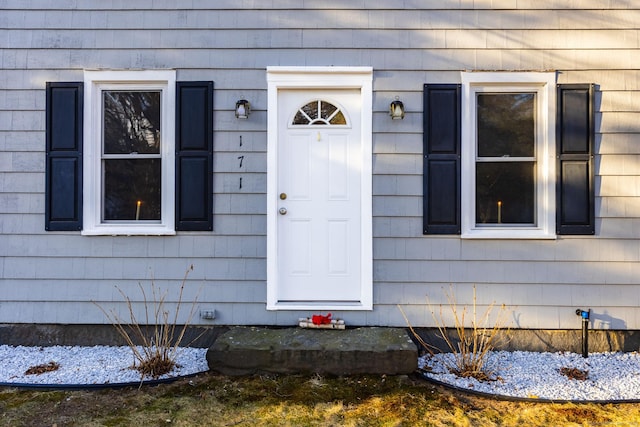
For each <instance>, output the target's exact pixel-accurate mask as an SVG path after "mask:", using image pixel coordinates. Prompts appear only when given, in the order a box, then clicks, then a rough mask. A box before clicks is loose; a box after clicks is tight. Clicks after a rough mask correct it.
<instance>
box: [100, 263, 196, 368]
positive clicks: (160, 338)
mask: <svg viewBox="0 0 640 427" xmlns="http://www.w3.org/2000/svg"><path fill="white" fill-rule="evenodd" d="M192 270H193V265H191V266H189V268H188V269H187V271H186V272H185V275H184V278H183V279H182V283H181V285H180V292H179V296H178V301H177V303H176V307H175V311H174V313H173V316H171V314H170V311H169V310H168V309H167V307H166V297H167V293H168V290H165V291H161V290H160V289H158V287H157V286H156V285H155V282H154V281H153V280H152V281H151V294H152V300H151V301H149V300H148V299H147V294H146V292H145V291H144V288H143V287H142V285H141V284H138V286H139V288H140V291H141V292H142V297H143V303H144V313H145V319H144V323H143V324H141V322H140V321H139V319H138V318H137V317H136V315H135V313H134V309H133V303H132V302H131V299H130V298H129V297H128V296H127V295H126V294H125V293H124V292H123V291H122V290H121V289H120V288H119V287H117V286H116V289H118V292H119V293H120V295H122V296H123V298H124V299H125V301H126V303H127V308H128V311H129V322H125V321H124V320H123V319H122V318H121V317H120V316H119V315H118V314H117V313H116V312H115V310H113V309H111V310H109V311H107V310H105V309H104V308H102V307H101V306H100V305H99V304H96V303H94V304H96V305H97V306H98V308H100V310H101V311H102V312H103V313H104V315H105V316H106V317H107V319H108V320H109V322H111V324H112V325H113V326H114V327H115V328H116V330H117V331H118V333H119V335H120V336H121V337H122V338H123V339H124V340H125V342H126V343H127V345H128V346H129V347H130V348H131V351H132V352H133V356H134V359H135V361H134V365H133V368H135V369H136V370H137V371H138V372H140V375H141V376H142V378H144V377H145V376H150V377H152V378H158V377H160V376H162V375H164V374H167V373H169V372H171V370H172V369H173V368H174V367H175V366H176V358H177V355H178V352H179V349H180V343H181V342H182V340H183V338H184V335H185V332H186V330H187V327H188V326H189V324H190V323H191V320H192V319H193V315H194V313H195V310H196V303H197V300H198V299H197V297H196V298H195V300H194V301H193V302H192V305H191V310H190V312H189V314H188V315H187V319H186V321H185V322H184V324H183V325H182V327H181V328H178V326H177V323H178V315H179V313H180V309H181V308H182V303H183V301H182V298H183V292H184V287H185V284H186V281H187V277H188V275H189V272H190V271H192ZM136 343H140V344H139V345H137V344H136Z"/></svg>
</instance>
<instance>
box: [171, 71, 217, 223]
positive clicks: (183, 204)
mask: <svg viewBox="0 0 640 427" xmlns="http://www.w3.org/2000/svg"><path fill="white" fill-rule="evenodd" d="M176 98H177V99H176V230H192V231H196V230H213V82H178V83H177V85H176Z"/></svg>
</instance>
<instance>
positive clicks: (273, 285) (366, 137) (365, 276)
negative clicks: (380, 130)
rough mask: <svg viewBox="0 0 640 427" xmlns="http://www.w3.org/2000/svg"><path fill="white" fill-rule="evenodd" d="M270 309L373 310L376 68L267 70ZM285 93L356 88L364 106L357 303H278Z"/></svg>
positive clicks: (268, 307) (268, 272)
mask: <svg viewBox="0 0 640 427" xmlns="http://www.w3.org/2000/svg"><path fill="white" fill-rule="evenodd" d="M267 87H268V103H267V310H372V309H373V231H372V230H373V220H372V215H373V211H372V112H373V68H372V67H281V66H278V67H267ZM281 89H358V90H359V91H360V98H361V99H360V101H361V107H362V108H361V110H360V111H361V118H360V122H361V133H360V135H361V144H360V146H361V150H362V152H361V155H362V174H361V186H360V189H361V191H360V197H361V233H360V236H361V245H360V248H361V253H360V266H361V272H360V277H361V283H360V300H359V301H357V302H355V303H329V304H328V303H326V302H323V303H314V302H313V301H309V302H301V303H297V302H296V303H290V302H288V303H287V302H282V301H279V300H278V265H277V259H276V258H277V253H278V248H277V244H278V242H277V235H278V228H277V227H278V221H277V219H278V218H277V215H278V213H277V201H278V199H277V191H278V189H277V184H278V181H277V178H278V174H277V171H278V108H279V106H278V92H279V90H281Z"/></svg>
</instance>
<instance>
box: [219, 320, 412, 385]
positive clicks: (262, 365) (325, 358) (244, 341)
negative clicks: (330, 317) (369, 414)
mask: <svg viewBox="0 0 640 427" xmlns="http://www.w3.org/2000/svg"><path fill="white" fill-rule="evenodd" d="M417 360H418V349H417V347H416V345H415V344H414V343H413V341H412V340H411V339H410V338H409V335H408V334H407V332H406V331H405V330H404V329H401V328H377V327H367V328H356V329H346V330H322V329H303V328H284V329H270V328H259V327H233V328H231V329H230V330H229V331H228V332H226V333H224V334H222V335H220V336H219V337H218V338H217V339H216V341H215V342H214V343H213V345H212V346H211V347H210V348H209V350H208V351H207V362H208V364H209V369H211V370H212V371H216V372H219V373H221V374H224V375H249V374H255V373H278V374H295V373H318V374H328V375H351V374H388V375H396V374H409V373H411V372H413V371H415V370H416V369H417V363H418V362H417Z"/></svg>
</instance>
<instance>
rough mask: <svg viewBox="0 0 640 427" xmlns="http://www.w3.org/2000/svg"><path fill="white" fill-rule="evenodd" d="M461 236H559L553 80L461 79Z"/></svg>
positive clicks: (520, 76) (512, 76)
mask: <svg viewBox="0 0 640 427" xmlns="http://www.w3.org/2000/svg"><path fill="white" fill-rule="evenodd" d="M462 100H463V101H462V104H463V109H462V129H461V130H462V134H461V137H462V159H463V161H462V164H463V166H462V176H461V184H462V218H461V220H462V236H463V237H469V238H472V237H499V238H523V237H527V238H529V237H537V238H545V237H554V236H555V214H554V212H555V207H554V204H555V198H554V194H555V192H554V179H553V176H554V169H555V168H554V157H553V153H554V152H555V120H554V114H553V111H554V109H555V74H554V73H463V76H462Z"/></svg>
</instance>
